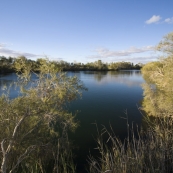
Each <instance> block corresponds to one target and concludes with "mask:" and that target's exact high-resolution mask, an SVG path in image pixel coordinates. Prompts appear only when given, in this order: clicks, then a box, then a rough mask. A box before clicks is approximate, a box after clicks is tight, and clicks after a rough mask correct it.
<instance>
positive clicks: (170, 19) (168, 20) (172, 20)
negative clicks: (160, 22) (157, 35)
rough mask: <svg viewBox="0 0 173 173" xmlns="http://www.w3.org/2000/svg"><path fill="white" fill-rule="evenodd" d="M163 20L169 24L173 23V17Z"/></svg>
mask: <svg viewBox="0 0 173 173" xmlns="http://www.w3.org/2000/svg"><path fill="white" fill-rule="evenodd" d="M165 22H166V23H169V24H171V23H173V17H172V18H167V19H165Z"/></svg>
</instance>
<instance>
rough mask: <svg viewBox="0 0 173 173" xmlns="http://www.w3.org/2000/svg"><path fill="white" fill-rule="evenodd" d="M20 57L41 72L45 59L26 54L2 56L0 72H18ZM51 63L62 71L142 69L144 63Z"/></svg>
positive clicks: (0, 57)
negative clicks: (34, 58) (13, 56)
mask: <svg viewBox="0 0 173 173" xmlns="http://www.w3.org/2000/svg"><path fill="white" fill-rule="evenodd" d="M20 59H23V60H25V62H27V64H28V65H29V66H30V68H31V71H33V72H39V69H40V67H41V66H42V63H43V62H42V61H44V59H42V58H39V59H37V60H36V61H33V60H30V59H27V58H26V57H24V56H21V57H17V58H12V57H8V58H6V57H4V56H0V73H1V74H2V73H11V72H16V68H15V64H16V63H17V62H18V61H20ZM49 63H51V64H54V66H55V68H57V69H58V70H61V71H109V70H112V71H115V70H123V69H127V70H130V69H141V68H142V66H143V64H141V63H139V64H135V65H134V64H133V63H131V62H112V63H103V62H102V61H101V60H98V61H95V62H90V63H86V64H83V63H80V62H79V63H77V62H74V63H68V62H66V61H62V60H61V61H49Z"/></svg>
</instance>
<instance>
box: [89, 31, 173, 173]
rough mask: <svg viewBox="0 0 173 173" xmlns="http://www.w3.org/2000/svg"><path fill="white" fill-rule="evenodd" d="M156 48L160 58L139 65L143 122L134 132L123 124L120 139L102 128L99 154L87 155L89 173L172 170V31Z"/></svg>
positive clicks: (150, 172)
mask: <svg viewBox="0 0 173 173" xmlns="http://www.w3.org/2000/svg"><path fill="white" fill-rule="evenodd" d="M157 49H158V50H160V51H161V52H163V55H162V57H161V58H160V59H159V60H158V61H157V62H151V63H148V64H146V65H145V66H144V67H143V68H142V74H143V77H144V79H145V81H146V83H145V84H144V85H143V89H144V99H143V103H142V112H141V113H142V114H143V117H144V118H143V124H144V125H143V126H142V127H141V128H140V129H137V134H135V131H136V130H134V129H135V128H132V129H131V130H130V129H129V124H127V132H128V137H127V138H126V139H125V140H124V141H121V140H120V139H118V138H117V137H116V136H115V135H114V134H113V132H108V131H107V130H106V129H103V132H102V133H101V135H99V138H98V140H97V141H98V150H99V153H100V155H101V157H100V158H99V159H97V158H96V159H95V158H93V157H90V159H89V163H90V171H89V172H92V173H102V172H110V173H112V172H118V173H120V172H125V173H129V172H130V173H133V172H140V173H171V172H173V147H172V146H173V107H172V105H173V68H172V67H173V32H172V33H170V34H168V35H166V36H165V37H164V38H163V40H162V41H161V42H160V43H159V44H158V46H157ZM140 111H141V108H140ZM105 133H106V134H108V135H109V137H108V140H107V141H106V142H104V141H103V138H102V135H103V134H105Z"/></svg>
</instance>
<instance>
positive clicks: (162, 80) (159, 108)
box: [142, 33, 173, 116]
mask: <svg viewBox="0 0 173 173" xmlns="http://www.w3.org/2000/svg"><path fill="white" fill-rule="evenodd" d="M172 36H173V33H170V34H168V35H167V36H166V37H165V38H164V40H163V41H162V42H161V43H159V45H158V47H159V50H162V51H164V52H168V55H167V56H166V57H164V58H161V59H160V60H159V61H157V62H151V63H148V64H146V65H145V66H144V67H143V68H142V74H143V76H144V79H145V80H146V84H145V85H144V87H143V88H144V101H143V108H144V110H145V111H146V112H147V114H148V115H153V116H160V115H161V116H170V115H173V107H172V104H173V90H172V86H173V80H172V76H173V68H172V67H173V53H171V52H172V49H173V42H172Z"/></svg>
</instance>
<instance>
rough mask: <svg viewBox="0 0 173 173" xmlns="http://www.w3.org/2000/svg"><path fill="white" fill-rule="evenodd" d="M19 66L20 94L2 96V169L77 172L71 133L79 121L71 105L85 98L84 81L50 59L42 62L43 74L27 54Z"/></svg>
mask: <svg viewBox="0 0 173 173" xmlns="http://www.w3.org/2000/svg"><path fill="white" fill-rule="evenodd" d="M15 67H16V70H17V74H18V83H17V85H18V87H20V95H19V96H18V97H17V98H14V99H9V97H8V95H3V96H1V97H0V105H1V108H2V109H0V130H1V136H0V141H1V152H2V157H1V158H0V161H1V172H2V173H6V172H14V171H15V172H22V171H23V172H46V170H47V169H48V168H49V172H58V171H59V172H62V173H63V172H68V171H69V170H70V171H71V172H72V169H73V168H70V166H68V165H67V164H69V165H70V163H69V159H70V152H69V150H68V146H69V141H68V137H67V132H68V130H70V129H71V130H74V129H75V128H76V126H77V123H76V122H75V120H74V116H72V114H71V113H69V112H68V111H67V110H66V109H65V107H66V104H67V103H68V102H70V101H72V100H74V99H77V98H78V97H79V96H81V91H82V90H83V89H85V88H84V86H83V84H82V83H81V81H79V79H78V78H77V77H67V76H66V74H65V73H61V72H59V71H58V70H57V68H56V67H55V65H54V63H51V62H50V61H49V60H44V61H42V64H41V66H40V69H39V71H40V73H39V74H31V64H30V63H29V62H28V61H27V59H26V58H24V57H19V58H18V59H17V60H16V61H15ZM31 76H34V80H33V79H32V80H31ZM43 153H44V154H43ZM62 154H63V157H62Z"/></svg>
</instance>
